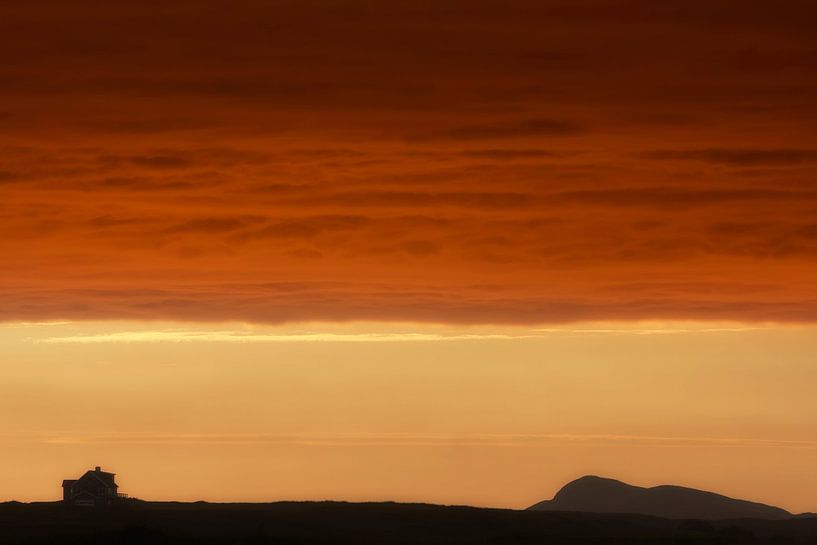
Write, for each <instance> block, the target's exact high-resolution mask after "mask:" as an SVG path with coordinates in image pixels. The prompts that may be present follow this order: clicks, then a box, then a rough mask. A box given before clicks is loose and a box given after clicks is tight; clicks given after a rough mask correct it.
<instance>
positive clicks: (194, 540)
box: [0, 501, 817, 545]
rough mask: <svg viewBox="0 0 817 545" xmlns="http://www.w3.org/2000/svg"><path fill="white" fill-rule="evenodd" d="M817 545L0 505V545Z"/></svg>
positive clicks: (787, 536) (394, 512)
mask: <svg viewBox="0 0 817 545" xmlns="http://www.w3.org/2000/svg"><path fill="white" fill-rule="evenodd" d="M385 543H387V544H388V545H418V544H422V545H486V544H491V545H542V544H544V543H547V544H548V545H633V544H638V545H668V544H675V545H680V544H684V545H693V544H694V545H782V544H785V545H815V544H817V519H797V518H789V519H786V520H761V519H741V520H713V521H702V520H671V519H662V518H657V517H647V516H644V515H622V514H609V513H568V512H555V511H552V512H542V511H516V510H509V509H478V508H473V507H445V506H441V505H420V504H398V503H357V504H354V503H339V502H308V503H292V502H282V503H269V504H263V503H257V504H218V503H205V502H196V503H153V502H142V501H133V502H129V503H127V504H117V505H114V506H111V507H109V508H102V509H94V508H76V507H65V506H63V505H60V504H58V503H35V504H10V503H9V504H0V545H54V544H59V545H112V544H115V545H383V544H385Z"/></svg>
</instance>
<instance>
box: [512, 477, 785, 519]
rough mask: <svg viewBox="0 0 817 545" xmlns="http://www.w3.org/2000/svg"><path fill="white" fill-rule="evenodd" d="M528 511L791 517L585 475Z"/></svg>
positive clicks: (708, 496)
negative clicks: (550, 498)
mask: <svg viewBox="0 0 817 545" xmlns="http://www.w3.org/2000/svg"><path fill="white" fill-rule="evenodd" d="M528 509H529V510H531V511H582V512H585V513H630V514H639V515H651V516H655V517H664V518H671V519H705V520H718V519H739V518H756V519H772V520H776V519H787V518H792V516H793V515H792V514H791V513H789V512H788V511H786V510H784V509H781V508H779V507H772V506H770V505H764V504H762V503H755V502H750V501H745V500H736V499H733V498H729V497H727V496H722V495H720V494H715V493H713V492H705V491H703V490H696V489H694V488H685V487H683V486H670V485H663V486H654V487H652V488H644V487H641V486H633V485H630V484H627V483H623V482H621V481H616V480H614V479H605V478H602V477H596V476H592V475H588V476H585V477H581V478H580V479H576V480H575V481H572V482H570V483H568V484H566V485H565V486H564V487H563V488H562V489H561V490H559V491H558V492H557V493H556V495H555V496H554V497H553V499H552V500H545V501H542V502H539V503H537V504H535V505H532V506H530V507H529V508H528Z"/></svg>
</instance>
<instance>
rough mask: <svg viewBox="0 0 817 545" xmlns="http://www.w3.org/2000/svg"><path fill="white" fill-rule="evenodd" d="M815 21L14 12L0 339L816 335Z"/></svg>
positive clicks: (205, 8) (751, 16) (56, 6)
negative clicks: (560, 325)
mask: <svg viewBox="0 0 817 545" xmlns="http://www.w3.org/2000/svg"><path fill="white" fill-rule="evenodd" d="M815 24H817V8H815V6H814V5H813V3H810V2H799V1H790V2H783V3H782V4H780V3H778V4H777V5H775V6H770V5H769V6H747V5H746V3H745V2H732V1H728V0H722V1H717V2H705V3H704V2H700V3H699V2H686V1H685V2H680V1H679V2H674V1H671V2H662V3H661V5H660V6H658V5H655V3H654V2H647V1H641V0H635V1H616V0H585V1H580V2H576V1H571V2H560V1H549V2H540V1H537V2H533V1H527V0H514V1H511V2H507V1H503V2H499V1H493V0H490V1H489V0H476V1H474V2H471V3H469V7H468V9H467V10H464V9H462V3H461V2H453V1H447V0H442V1H439V2H434V3H433V4H425V3H417V2H408V1H402V0H389V1H387V2H379V3H376V5H375V4H373V3H371V2H362V1H360V2H357V1H351V2H350V1H342V2H341V1H337V2H334V1H328V2H327V1H321V2H312V1H308V0H306V1H299V2H276V3H272V4H271V3H269V2H260V1H254V0H239V1H237V2H233V3H230V5H229V6H227V5H226V4H225V3H223V2H218V1H210V0H205V1H200V2H195V3H194V2H186V1H181V2H172V3H166V4H162V5H158V4H155V3H145V2H137V1H126V2H116V3H105V2H97V1H94V0H72V1H68V2H66V1H60V2H56V1H55V2H39V3H38V5H37V6H36V7H35V6H33V5H30V3H25V2H17V1H12V2H6V3H4V5H3V7H2V8H0V50H2V51H6V52H8V53H7V54H4V55H3V58H2V60H0V99H1V100H0V142H2V144H0V196H2V198H0V232H2V234H3V236H2V238H0V252H2V255H3V256H4V257H3V259H2V260H0V320H57V319H109V318H122V319H184V320H202V321H220V320H247V321H256V322H286V321H296V320H330V321H331V320H339V321H343V320H402V321H406V320H409V321H433V322H457V323H537V322H568V321H576V320H641V319H711V320H746V321H767V320H768V321H809V322H810V321H815V320H817V280H815V278H817V277H815V274H814V271H815V266H817V219H815V218H817V182H815V180H817V176H815V175H816V174H817V146H812V143H813V142H815V141H817V139H815V131H817V106H815V102H814V100H813V96H814V91H815V89H817V76H815V74H817V70H814V68H817V62H815V60H814V59H817V54H815V53H817V38H815V36H814V33H813V28H814V25H815Z"/></svg>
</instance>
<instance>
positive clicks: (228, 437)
mask: <svg viewBox="0 0 817 545" xmlns="http://www.w3.org/2000/svg"><path fill="white" fill-rule="evenodd" d="M21 438H22V439H26V440H28V441H33V442H37V443H45V444H59V445H247V444H251V445H252V444H271V445H275V444H278V445H297V446H305V447H351V448H355V447H406V446H413V447H430V448H450V447H493V448H532V447H542V446H548V445H553V444H565V443H570V444H585V445H606V446H613V445H619V446H636V447H639V446H640V447H652V448H654V447H685V448H712V447H726V448H746V447H754V448H770V449H781V448H782V449H809V450H813V449H817V441H808V440H788V439H755V438H742V437H684V436H678V437H674V436H652V435H617V434H582V433H551V434H548V433H542V434H499V433H497V434H491V433H472V434H462V433H451V434H442V433H439V434H429V433H313V434H268V433H97V434H94V433H70V434H67V433H63V434H57V433H40V434H36V435H30V436H25V437H21Z"/></svg>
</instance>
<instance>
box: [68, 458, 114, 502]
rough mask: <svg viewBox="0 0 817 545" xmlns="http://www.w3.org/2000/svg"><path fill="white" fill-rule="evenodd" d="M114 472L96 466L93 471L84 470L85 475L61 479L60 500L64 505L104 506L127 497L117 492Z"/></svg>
mask: <svg viewBox="0 0 817 545" xmlns="http://www.w3.org/2000/svg"><path fill="white" fill-rule="evenodd" d="M115 477H116V474H115V473H108V472H107V471H102V468H101V467H99V466H96V468H94V470H93V471H86V472H85V475H83V476H82V477H80V478H79V479H76V480H70V479H67V480H64V481H62V502H63V504H65V505H71V506H76V507H104V506H107V505H111V504H113V503H114V502H116V501H117V500H118V499H120V498H125V497H127V496H126V495H125V494H119V493H118V492H117V490H118V489H119V485H117V484H116V479H115Z"/></svg>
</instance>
